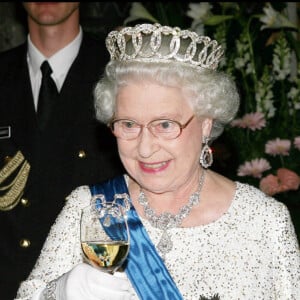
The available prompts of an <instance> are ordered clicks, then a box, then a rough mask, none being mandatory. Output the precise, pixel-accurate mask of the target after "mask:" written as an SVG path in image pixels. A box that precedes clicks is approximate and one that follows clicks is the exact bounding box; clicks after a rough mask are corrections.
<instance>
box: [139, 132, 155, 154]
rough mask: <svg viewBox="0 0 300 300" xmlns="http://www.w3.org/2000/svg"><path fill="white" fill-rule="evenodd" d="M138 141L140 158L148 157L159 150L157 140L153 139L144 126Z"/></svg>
mask: <svg viewBox="0 0 300 300" xmlns="http://www.w3.org/2000/svg"><path fill="white" fill-rule="evenodd" d="M138 139H139V141H138V143H139V144H138V151H139V155H140V156H141V157H145V158H146V157H150V156H151V155H152V154H153V153H155V152H157V151H158V150H159V149H160V145H159V141H158V138H157V137H155V136H154V135H153V134H152V133H151V131H150V130H149V128H147V127H146V126H143V127H142V130H141V133H140V136H139V138H138Z"/></svg>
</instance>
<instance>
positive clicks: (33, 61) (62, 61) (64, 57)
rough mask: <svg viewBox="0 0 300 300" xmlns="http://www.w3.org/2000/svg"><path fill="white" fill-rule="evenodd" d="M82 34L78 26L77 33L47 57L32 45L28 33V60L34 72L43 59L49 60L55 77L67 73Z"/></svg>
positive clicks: (37, 69) (75, 54)
mask: <svg viewBox="0 0 300 300" xmlns="http://www.w3.org/2000/svg"><path fill="white" fill-rule="evenodd" d="M82 36H83V34H82V29H81V27H80V29H79V33H78V35H77V36H76V38H75V39H74V40H73V41H72V42H71V43H70V44H68V45H67V46H65V47H64V48H62V49H60V50H59V51H58V52H56V53H55V54H54V55H52V56H51V57H48V58H47V57H45V56H44V55H43V54H42V53H41V52H40V51H39V50H38V49H37V48H36V47H35V46H34V44H33V43H32V41H31V39H30V36H29V35H28V37H27V40H28V61H29V63H30V65H31V67H32V71H33V72H34V74H36V73H37V72H38V71H39V70H40V66H41V64H42V62H43V61H44V60H48V61H49V64H50V66H51V68H52V70H53V74H54V76H55V77H60V76H61V75H63V74H64V73H67V71H68V70H69V68H70V66H71V64H72V63H73V61H74V59H75V57H76V56H77V54H78V52H79V48H80V44H81V41H82Z"/></svg>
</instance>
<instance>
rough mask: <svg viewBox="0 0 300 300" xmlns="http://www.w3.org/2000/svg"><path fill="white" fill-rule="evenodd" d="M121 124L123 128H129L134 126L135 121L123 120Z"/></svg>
mask: <svg viewBox="0 0 300 300" xmlns="http://www.w3.org/2000/svg"><path fill="white" fill-rule="evenodd" d="M122 126H123V127H125V128H128V129H130V128H134V127H136V123H135V122H133V121H123V122H122Z"/></svg>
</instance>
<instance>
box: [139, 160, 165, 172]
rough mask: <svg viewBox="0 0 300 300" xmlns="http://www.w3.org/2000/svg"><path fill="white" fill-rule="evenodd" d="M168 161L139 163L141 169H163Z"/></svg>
mask: <svg viewBox="0 0 300 300" xmlns="http://www.w3.org/2000/svg"><path fill="white" fill-rule="evenodd" d="M169 162H170V161H164V162H159V163H140V164H141V166H142V168H143V169H148V170H161V169H164V168H165V167H166V166H167V165H168V164H169Z"/></svg>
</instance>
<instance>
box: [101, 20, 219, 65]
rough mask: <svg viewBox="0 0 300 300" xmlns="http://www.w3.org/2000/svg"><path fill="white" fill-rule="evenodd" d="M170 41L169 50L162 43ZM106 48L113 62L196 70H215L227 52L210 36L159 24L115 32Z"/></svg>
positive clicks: (108, 39) (127, 28)
mask: <svg viewBox="0 0 300 300" xmlns="http://www.w3.org/2000/svg"><path fill="white" fill-rule="evenodd" d="M166 39H167V41H168V47H167V49H162V48H163V47H161V46H162V42H163V41H164V40H166ZM106 48H107V50H108V51H109V53H110V58H111V60H112V61H130V60H135V61H144V62H169V61H174V60H175V61H179V62H183V63H187V64H188V65H190V66H193V67H195V68H197V69H203V68H206V69H212V70H215V69H216V68H217V67H218V63H219V61H220V59H221V56H222V55H223V53H224V51H223V50H222V47H221V46H220V45H218V42H217V41H215V40H211V39H210V38H209V37H208V36H199V35H198V34H197V33H196V32H193V31H190V30H181V29H180V28H179V27H169V26H162V25H160V24H157V23H156V24H138V25H136V26H134V27H124V28H122V29H121V30H120V31H112V32H110V33H109V34H108V36H107V38H106Z"/></svg>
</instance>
